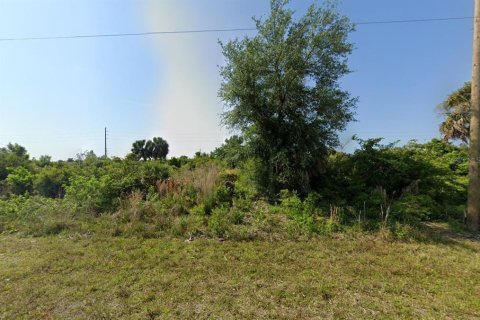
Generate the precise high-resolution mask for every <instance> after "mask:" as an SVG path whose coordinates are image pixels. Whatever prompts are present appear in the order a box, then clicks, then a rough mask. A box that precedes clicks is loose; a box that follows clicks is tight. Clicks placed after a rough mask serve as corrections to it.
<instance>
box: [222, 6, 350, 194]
mask: <svg viewBox="0 0 480 320" xmlns="http://www.w3.org/2000/svg"><path fill="white" fill-rule="evenodd" d="M287 4H288V1H287V0H272V1H271V13H270V16H269V17H268V18H267V19H265V20H257V19H254V20H255V22H256V27H257V30H258V32H257V35H255V36H254V37H245V38H243V39H235V40H232V41H229V42H227V43H221V46H222V49H223V55H224V56H225V60H226V64H225V66H223V67H222V68H221V76H222V78H223V81H222V84H221V88H220V91H219V96H220V97H221V98H222V99H223V101H224V103H225V108H226V110H225V112H224V114H223V120H224V123H225V124H226V126H228V127H229V128H231V129H233V130H235V131H237V132H241V133H243V134H244V137H245V138H246V139H247V141H248V143H250V145H251V147H252V149H253V151H254V153H255V155H256V156H257V157H258V158H259V159H260V160H261V162H262V163H263V169H264V171H263V173H264V180H263V181H264V186H265V187H267V191H269V192H270V193H271V194H272V193H275V192H277V191H278V189H280V188H290V189H297V190H299V191H307V190H308V189H309V186H310V179H311V177H312V173H313V172H314V171H318V170H319V168H318V165H319V164H321V163H323V159H325V157H326V155H327V153H328V150H329V149H330V148H332V147H335V146H337V145H338V131H339V130H343V129H344V128H345V126H346V124H347V123H348V122H349V121H350V120H352V118H353V113H352V108H353V107H354V105H355V101H356V100H355V99H353V98H351V97H350V95H349V94H348V92H346V91H344V90H342V89H341V88H340V85H339V79H340V78H341V77H342V76H344V75H345V74H347V73H349V68H348V66H347V57H348V55H349V54H350V52H351V51H352V48H353V47H352V44H351V43H350V42H349V41H348V35H349V33H350V32H351V31H353V29H354V27H353V25H352V24H351V23H350V22H349V20H348V19H347V18H346V17H344V16H341V15H339V14H338V13H337V12H336V9H335V7H334V6H333V5H328V6H326V7H318V6H316V5H312V6H310V7H309V9H308V11H307V12H306V14H305V15H304V16H303V17H301V18H300V19H298V20H295V19H294V12H293V11H291V10H289V9H288V8H286V6H287Z"/></svg>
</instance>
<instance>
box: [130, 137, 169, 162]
mask: <svg viewBox="0 0 480 320" xmlns="http://www.w3.org/2000/svg"><path fill="white" fill-rule="evenodd" d="M167 154H168V143H167V141H165V140H164V139H163V138H160V137H155V138H153V139H152V140H148V141H147V140H137V141H135V142H134V143H133V145H132V155H133V157H134V158H136V159H137V160H141V159H143V160H144V161H147V160H151V159H153V160H159V159H166V158H167Z"/></svg>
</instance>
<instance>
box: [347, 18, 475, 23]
mask: <svg viewBox="0 0 480 320" xmlns="http://www.w3.org/2000/svg"><path fill="white" fill-rule="evenodd" d="M471 19H474V17H449V18H428V19H406V20H384V21H366V22H355V23H354V24H356V25H369V24H398V23H417V22H436V21H452V20H471Z"/></svg>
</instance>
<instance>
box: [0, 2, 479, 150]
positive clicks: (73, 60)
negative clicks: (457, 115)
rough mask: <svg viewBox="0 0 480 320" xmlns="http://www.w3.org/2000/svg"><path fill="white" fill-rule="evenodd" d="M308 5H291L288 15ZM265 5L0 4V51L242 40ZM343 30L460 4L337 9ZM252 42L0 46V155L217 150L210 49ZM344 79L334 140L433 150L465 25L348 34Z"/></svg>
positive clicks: (468, 34)
mask: <svg viewBox="0 0 480 320" xmlns="http://www.w3.org/2000/svg"><path fill="white" fill-rule="evenodd" d="M310 3H311V1H306V0H292V1H291V3H290V7H292V8H293V9H295V10H296V11H297V12H298V14H301V13H302V12H304V10H305V8H306V7H307V6H308V5H309V4H310ZM268 8H269V1H268V0H157V1H155V0H143V1H140V0H103V1H99V0H70V1H65V0H43V1H38V0H0V38H12V37H35V36H40V37H41V36H52V35H74V34H99V33H129V32H144V31H170V30H191V29H218V28H245V27H252V26H253V23H252V21H251V17H252V16H257V17H260V16H265V15H266V14H267V13H268ZM339 8H340V11H341V12H342V13H343V14H345V15H347V16H348V17H350V18H351V20H352V21H354V22H365V21H379V20H401V19H417V18H419V19H421V18H443V17H460V16H471V15H472V12H473V1H471V0H441V1H439V0H422V1H418V0H388V1H386V0H361V1H359V0H343V1H342V3H341V4H340V6H339ZM245 34H247V35H253V34H254V33H253V32H231V33H213V34H183V35H178V34H177V35H159V36H144V37H123V38H120V37H119V38H95V39H64V40H44V41H40V40H35V41H12V42H0V145H6V144H7V143H8V142H17V143H19V144H21V145H24V146H25V147H26V148H27V150H29V152H30V154H31V155H32V156H34V157H38V156H40V155H42V154H49V155H52V156H53V157H54V158H55V159H66V158H69V157H75V155H76V154H77V153H79V152H81V151H85V150H94V151H95V152H96V153H97V154H102V153H103V130H104V129H103V128H104V127H105V126H107V127H108V130H109V140H108V143H109V153H110V155H116V156H124V155H126V154H127V153H128V152H129V149H130V146H131V144H132V142H133V141H134V140H136V139H142V138H151V137H153V136H162V137H164V138H165V139H166V140H167V141H168V142H169V144H170V149H171V155H181V154H186V155H191V154H193V153H195V152H196V151H199V150H201V151H210V150H212V149H213V148H215V147H216V146H218V145H220V144H221V142H222V141H223V140H224V138H225V137H226V136H227V135H228V132H227V131H226V130H225V129H224V128H221V127H220V125H219V116H218V115H219V113H221V112H222V104H221V101H219V99H218V98H217V91H218V87H219V84H220V77H219V75H218V65H221V64H222V55H221V51H220V47H219V45H218V40H219V39H220V40H222V41H226V40H228V39H230V38H233V37H238V36H243V35H245ZM351 40H352V41H353V42H354V43H355V47H356V49H355V51H354V52H353V54H352V55H351V57H350V66H351V69H352V70H353V73H352V74H350V75H348V76H347V77H345V78H344V79H343V80H342V82H343V86H344V88H345V89H347V90H349V91H350V92H351V93H352V95H354V96H357V97H358V98H359V103H358V108H357V120H358V121H357V122H354V123H352V124H351V125H349V127H348V130H347V131H346V132H344V133H341V135H340V137H341V141H342V143H344V144H347V146H346V148H345V149H346V150H351V149H352V148H354V147H355V145H354V144H353V143H352V142H350V143H349V137H351V136H352V135H353V134H357V135H358V136H359V137H361V138H369V137H384V138H385V139H386V141H395V140H401V141H402V142H406V141H408V140H410V139H417V140H418V141H420V142H423V141H427V140H430V139H431V138H433V137H438V136H439V134H438V124H439V122H440V121H441V118H440V117H439V116H438V115H437V114H436V113H435V106H436V105H438V104H439V103H440V102H441V101H442V100H443V99H444V98H445V97H446V95H447V94H448V93H450V92H452V91H454V90H455V89H456V88H458V87H459V86H461V85H462V84H463V82H465V81H467V80H469V78H470V68H471V41H472V21H470V20H460V21H444V22H428V23H414V24H392V25H359V26H357V31H356V32H355V33H353V34H352V35H351Z"/></svg>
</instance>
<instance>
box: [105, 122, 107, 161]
mask: <svg viewBox="0 0 480 320" xmlns="http://www.w3.org/2000/svg"><path fill="white" fill-rule="evenodd" d="M105 160H107V127H105Z"/></svg>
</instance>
